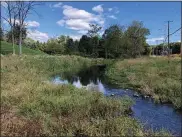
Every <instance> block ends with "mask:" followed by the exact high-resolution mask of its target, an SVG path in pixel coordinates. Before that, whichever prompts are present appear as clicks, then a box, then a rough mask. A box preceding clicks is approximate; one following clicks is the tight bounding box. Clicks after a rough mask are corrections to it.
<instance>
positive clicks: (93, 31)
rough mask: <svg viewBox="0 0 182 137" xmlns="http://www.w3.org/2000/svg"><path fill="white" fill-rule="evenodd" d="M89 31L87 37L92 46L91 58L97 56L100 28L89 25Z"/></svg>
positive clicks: (95, 25)
mask: <svg viewBox="0 0 182 137" xmlns="http://www.w3.org/2000/svg"><path fill="white" fill-rule="evenodd" d="M89 25H90V30H88V33H87V35H88V36H89V37H90V45H91V46H92V56H93V57H97V56H98V45H99V38H98V32H99V31H100V30H101V28H102V27H100V26H98V25H97V24H89Z"/></svg>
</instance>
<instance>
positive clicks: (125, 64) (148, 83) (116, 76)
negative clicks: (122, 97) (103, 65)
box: [106, 57, 182, 109]
mask: <svg viewBox="0 0 182 137" xmlns="http://www.w3.org/2000/svg"><path fill="white" fill-rule="evenodd" d="M106 76H107V77H108V79H109V82H110V83H113V84H116V85H118V86H120V87H123V88H131V89H135V90H138V91H140V92H141V93H142V94H145V95H152V96H153V97H154V98H155V101H156V102H159V100H161V101H162V102H166V103H167V102H172V103H173V105H174V106H175V108H177V109H181V108H182V104H181V98H180V97H181V59H180V58H171V59H170V61H169V63H168V59H167V57H158V58H138V59H126V60H124V61H118V62H116V63H115V64H113V65H111V66H110V67H108V69H107V71H106Z"/></svg>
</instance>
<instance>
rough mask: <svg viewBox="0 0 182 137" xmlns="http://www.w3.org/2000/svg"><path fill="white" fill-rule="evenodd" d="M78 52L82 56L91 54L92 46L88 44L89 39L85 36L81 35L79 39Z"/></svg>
mask: <svg viewBox="0 0 182 137" xmlns="http://www.w3.org/2000/svg"><path fill="white" fill-rule="evenodd" d="M78 50H79V52H81V53H82V54H83V55H87V54H88V55H91V54H92V45H91V43H90V37H88V36H87V35H83V36H82V37H81V39H80V42H79V46H78Z"/></svg>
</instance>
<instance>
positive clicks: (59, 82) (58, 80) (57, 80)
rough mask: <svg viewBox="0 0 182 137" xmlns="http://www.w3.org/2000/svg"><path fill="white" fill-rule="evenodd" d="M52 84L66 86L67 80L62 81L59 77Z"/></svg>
mask: <svg viewBox="0 0 182 137" xmlns="http://www.w3.org/2000/svg"><path fill="white" fill-rule="evenodd" d="M53 83H55V84H68V80H62V79H61V78H60V77H56V78H55V79H54V80H53Z"/></svg>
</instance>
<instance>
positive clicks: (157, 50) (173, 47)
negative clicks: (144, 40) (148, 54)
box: [151, 42, 181, 55]
mask: <svg viewBox="0 0 182 137" xmlns="http://www.w3.org/2000/svg"><path fill="white" fill-rule="evenodd" d="M151 47H152V54H154V55H162V54H163V53H164V52H168V51H170V54H180V51H181V42H172V43H170V44H169V47H168V46H167V45H166V44H159V45H157V46H151ZM169 49H170V50H169Z"/></svg>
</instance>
